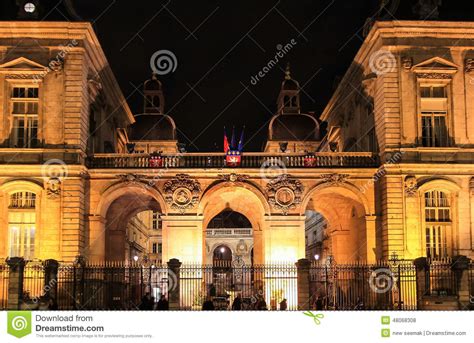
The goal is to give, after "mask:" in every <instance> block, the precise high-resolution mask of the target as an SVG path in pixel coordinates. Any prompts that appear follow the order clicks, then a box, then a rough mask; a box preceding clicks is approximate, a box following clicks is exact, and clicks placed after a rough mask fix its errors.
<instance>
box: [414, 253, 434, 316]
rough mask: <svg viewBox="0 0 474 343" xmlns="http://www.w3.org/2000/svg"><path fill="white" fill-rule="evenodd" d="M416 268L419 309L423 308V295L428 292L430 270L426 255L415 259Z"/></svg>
mask: <svg viewBox="0 0 474 343" xmlns="http://www.w3.org/2000/svg"><path fill="white" fill-rule="evenodd" d="M413 264H414V265H415V269H416V298H417V308H418V310H422V309H423V296H425V295H426V294H427V292H428V282H429V277H430V274H429V273H430V271H429V266H428V259H427V258H426V257H418V258H417V259H415V260H414V261H413Z"/></svg>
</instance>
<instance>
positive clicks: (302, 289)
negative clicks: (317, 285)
mask: <svg viewBox="0 0 474 343" xmlns="http://www.w3.org/2000/svg"><path fill="white" fill-rule="evenodd" d="M310 266H311V262H310V261H309V260H308V259H306V258H302V259H299V260H298V262H296V269H297V283H298V310H309V309H310V303H309V300H310V284H309V282H310V279H309V268H310Z"/></svg>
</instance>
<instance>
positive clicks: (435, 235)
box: [426, 225, 448, 258]
mask: <svg viewBox="0 0 474 343" xmlns="http://www.w3.org/2000/svg"><path fill="white" fill-rule="evenodd" d="M446 231H447V230H446V227H445V226H444V225H428V226H426V256H427V257H430V258H442V257H447V256H448V243H447V240H446Z"/></svg>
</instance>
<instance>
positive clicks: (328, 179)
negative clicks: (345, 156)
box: [319, 173, 349, 185]
mask: <svg viewBox="0 0 474 343" xmlns="http://www.w3.org/2000/svg"><path fill="white" fill-rule="evenodd" d="M319 177H320V178H321V179H322V181H323V183H328V184H331V185H337V184H341V183H345V182H347V179H348V178H349V174H338V173H332V174H321V175H320V176H319Z"/></svg>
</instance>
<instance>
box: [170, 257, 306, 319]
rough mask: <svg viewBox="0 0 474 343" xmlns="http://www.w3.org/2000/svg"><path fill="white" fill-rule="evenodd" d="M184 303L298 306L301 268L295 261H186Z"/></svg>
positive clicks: (236, 306)
mask: <svg viewBox="0 0 474 343" xmlns="http://www.w3.org/2000/svg"><path fill="white" fill-rule="evenodd" d="M179 279H180V301H181V303H180V307H181V309H182V310H201V309H203V308H204V309H206V307H205V306H204V303H205V301H206V300H207V301H211V302H212V307H213V308H214V309H216V310H231V309H234V310H284V309H286V310H296V309H297V307H298V299H297V269H296V267H295V265H294V264H270V265H253V266H250V265H244V264H243V263H238V262H236V261H234V262H233V263H231V262H230V261H219V262H215V263H214V264H213V265H204V266H202V265H183V266H181V269H180V275H179Z"/></svg>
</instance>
